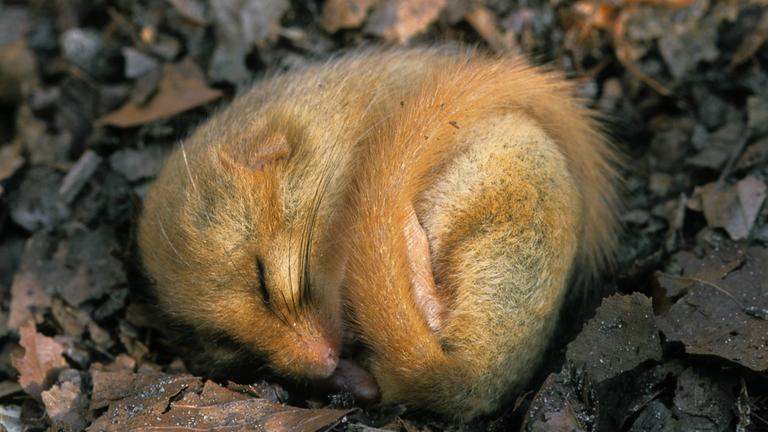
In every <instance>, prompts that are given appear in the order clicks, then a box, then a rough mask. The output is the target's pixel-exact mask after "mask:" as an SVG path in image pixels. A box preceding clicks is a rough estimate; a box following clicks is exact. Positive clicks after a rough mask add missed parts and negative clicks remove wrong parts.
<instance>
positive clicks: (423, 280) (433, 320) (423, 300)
mask: <svg viewBox="0 0 768 432" xmlns="http://www.w3.org/2000/svg"><path fill="white" fill-rule="evenodd" d="M407 211H408V216H407V220H406V223H405V228H404V233H405V239H406V243H407V247H408V264H409V266H410V270H411V289H412V294H413V299H414V302H415V303H416V305H417V306H418V307H419V308H420V309H421V312H422V313H423V314H424V319H426V320H427V324H429V327H430V328H431V329H432V330H433V331H438V330H440V329H441V328H442V326H443V321H444V319H445V305H444V304H443V302H442V301H441V299H440V295H439V293H438V289H437V285H436V284H435V278H434V275H433V274H432V256H431V254H430V251H429V239H428V238H427V233H426V232H425V231H424V227H422V226H421V223H419V219H418V218H417V217H416V211H414V209H413V206H412V205H411V206H409V208H408V210H407Z"/></svg>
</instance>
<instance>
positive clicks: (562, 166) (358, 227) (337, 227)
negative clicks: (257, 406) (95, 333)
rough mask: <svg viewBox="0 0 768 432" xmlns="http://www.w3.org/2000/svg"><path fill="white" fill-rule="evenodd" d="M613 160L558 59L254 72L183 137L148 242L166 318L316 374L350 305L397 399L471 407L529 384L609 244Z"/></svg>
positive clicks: (153, 195)
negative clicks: (572, 293)
mask: <svg viewBox="0 0 768 432" xmlns="http://www.w3.org/2000/svg"><path fill="white" fill-rule="evenodd" d="M614 158H615V157H614V154H613V153H612V151H611V150H610V148H609V147H608V146H607V145H606V144H605V143H604V141H603V139H602V137H601V136H600V134H599V133H598V132H597V128H596V126H595V123H594V121H593V118H592V115H591V113H590V112H589V111H588V110H586V109H584V108H583V107H582V106H581V105H580V104H579V103H578V102H577V101H575V100H574V98H573V97H572V89H571V87H570V85H569V84H568V83H566V82H565V81H564V80H562V79H561V78H560V77H559V76H557V75H556V74H552V73H548V72H543V71H542V70H540V69H536V68H532V67H530V66H527V65H526V64H524V63H523V62H521V61H520V60H516V59H507V58H491V57H486V56H482V55H477V54H472V53H460V54H450V53H446V52H443V51H440V50H430V49H421V50H392V51H387V52H379V53H362V54H355V55H352V56H348V57H345V58H342V59H341V60H337V61H334V62H330V63H329V64H326V65H319V66H313V67H310V68H308V69H306V70H304V71H298V72H293V73H288V74H284V75H281V76H278V77H275V78H272V79H269V80H265V81H263V82H261V83H259V84H257V85H256V86H255V87H254V89H252V90H251V91H250V92H248V93H246V94H245V95H243V96H241V97H239V98H238V99H236V100H235V101H234V102H233V103H232V105H231V106H230V107H228V108H227V109H225V110H224V111H223V112H221V113H220V114H218V115H217V116H215V117H214V118H212V119H211V120H210V121H209V122H208V123H207V124H205V125H203V126H202V127H201V128H200V129H199V130H198V131H197V132H196V133H195V134H194V135H193V136H192V137H191V138H190V139H188V140H186V141H185V142H184V144H183V145H182V146H180V148H179V150H178V151H177V152H176V153H175V154H174V155H173V156H172V157H171V159H170V160H169V162H168V164H167V165H166V167H165V168H164V170H163V172H162V173H161V174H160V176H159V177H158V179H157V182H156V183H155V185H154V186H153V188H152V190H151V191H150V193H149V195H148V197H147V199H146V202H145V208H144V212H143V216H142V219H141V222H140V229H139V246H140V249H141V254H142V259H143V262H144V265H145V266H146V269H147V272H148V274H149V275H150V276H151V277H152V278H153V279H154V281H155V284H156V292H157V297H158V301H159V304H160V306H161V307H162V308H163V310H165V311H166V312H167V314H168V315H169V316H171V317H172V318H174V319H176V320H180V321H182V322H185V323H187V324H191V325H193V326H195V327H196V328H197V329H198V331H200V332H204V333H208V334H216V333H220V334H223V335H226V336H228V337H230V338H232V339H234V340H236V341H237V342H238V343H241V344H243V346H245V347H247V348H248V349H249V350H250V351H251V352H253V353H254V354H255V355H259V356H262V357H265V358H266V360H267V361H268V362H269V363H270V364H271V366H272V367H273V368H274V369H275V370H277V371H279V372H281V373H284V374H286V375H289V376H293V377H296V378H322V377H326V376H328V375H330V374H331V373H332V372H333V367H334V366H335V364H336V362H337V361H338V356H339V353H340V349H341V343H342V337H341V334H342V326H343V325H345V322H344V321H345V319H344V317H345V316H346V317H347V319H346V326H347V327H348V329H349V330H352V331H353V332H354V333H355V334H356V335H357V336H358V338H359V339H360V340H361V341H362V342H363V343H364V344H365V345H366V346H367V347H368V348H369V350H368V352H369V353H370V354H369V355H368V356H367V357H366V359H365V366H366V368H368V369H369V371H370V372H371V373H372V374H373V376H374V377H375V378H376V380H377V382H378V384H379V387H380V389H381V394H382V397H383V399H384V401H385V402H403V403H406V404H408V405H409V406H412V407H416V408H426V409H430V410H433V411H435V412H438V413H441V414H444V415H446V416H451V417H455V418H459V419H463V420H467V419H470V418H472V417H475V416H476V415H479V414H482V413H486V412H489V411H491V410H493V409H494V408H495V407H496V406H497V404H498V402H499V399H500V397H501V396H502V395H503V394H504V393H505V392H507V391H509V390H512V391H515V390H520V389H521V388H522V386H523V385H525V383H526V381H527V379H528V378H529V376H530V374H531V373H532V371H533V370H534V367H535V365H536V363H537V360H538V356H540V355H541V353H542V351H543V349H544V347H545V346H546V344H547V341H548V340H549V337H550V335H551V333H552V330H553V328H554V324H555V320H556V316H557V314H558V310H559V308H560V305H561V302H562V298H563V295H564V293H565V291H566V286H567V285H568V280H569V278H570V277H571V276H573V275H575V274H578V275H582V274H583V275H592V274H594V273H595V272H596V271H598V270H599V269H600V268H601V266H602V265H603V264H604V262H605V260H606V257H608V256H610V253H611V252H612V249H613V246H614V231H615V226H616V222H615V217H614V207H615V205H616V204H615V192H614V187H613V183H614V179H613V177H614V175H613V171H612V164H613V162H614ZM412 209H415V218H414V216H413V212H412V211H413V210H412ZM420 232H423V233H425V234H426V238H427V239H428V244H427V242H423V241H421V242H420V241H419V240H418V239H416V238H415V236H417V234H418V233H420ZM420 256H422V258H423V257H425V256H426V257H427V259H426V260H420V259H419V257H420ZM257 257H258V261H259V262H258V263H257V262H256V261H257V260H256V258H257ZM425 262H426V263H427V264H426V265H427V267H428V264H429V263H430V262H431V267H432V268H431V270H432V273H433V274H434V280H431V275H429V274H428V273H429V272H428V271H425V272H424V274H426V276H423V275H421V273H422V270H423V267H424V265H423V264H415V263H425ZM261 270H264V280H265V282H266V289H267V291H268V292H267V296H268V301H263V300H261V298H262V296H263V293H261V294H260V290H259V285H260V279H259V273H260V271H261ZM427 270H428V269H427ZM414 273H418V274H419V275H420V276H419V277H420V278H421V279H416V278H414ZM417 280H423V281H425V282H424V283H423V284H420V283H419V282H416V281H417ZM422 285H423V286H425V287H427V288H429V286H431V290H430V289H426V291H424V292H426V294H424V293H423V292H422V291H423V290H422V289H421V288H419V287H420V286H422ZM420 293H421V294H420ZM425 296H426V298H428V300H429V299H431V300H435V301H436V303H438V304H439V308H438V309H440V311H439V312H438V313H434V314H433V313H431V312H430V310H427V309H428V306H425V302H424V298H425ZM342 302H343V304H342ZM427 303H429V302H427ZM342 308H345V310H346V311H347V312H346V315H344V314H343V313H342Z"/></svg>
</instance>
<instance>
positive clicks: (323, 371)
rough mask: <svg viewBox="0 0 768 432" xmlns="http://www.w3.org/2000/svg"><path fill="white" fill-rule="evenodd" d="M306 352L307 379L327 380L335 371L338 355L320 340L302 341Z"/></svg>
mask: <svg viewBox="0 0 768 432" xmlns="http://www.w3.org/2000/svg"><path fill="white" fill-rule="evenodd" d="M303 342H304V343H303V345H304V349H305V350H306V354H307V356H306V358H307V359H308V362H307V363H308V364H307V365H306V374H307V378H310V379H322V378H328V377H329V376H331V374H333V371H334V370H336V366H337V365H338V364H339V353H338V352H337V350H335V349H334V348H332V347H331V346H330V345H329V343H328V342H327V341H325V340H323V339H322V338H319V337H317V338H308V339H306V340H304V341H303Z"/></svg>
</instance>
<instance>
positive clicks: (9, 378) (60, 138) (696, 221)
mask: <svg viewBox="0 0 768 432" xmlns="http://www.w3.org/2000/svg"><path fill="white" fill-rule="evenodd" d="M766 5H767V4H766V2H765V1H761V0H751V1H747V0H720V1H717V0H610V1H609V0H603V1H600V0H548V1H545V0H527V1H526V0H519V1H502V0H485V1H477V2H473V1H471V0H467V1H461V0H411V1H398V0H325V1H320V0H318V1H309V2H302V1H298V0H227V1H217V2H210V5H208V2H203V1H202V0H141V1H131V0H116V1H107V0H95V1H81V0H59V1H55V2H53V1H44V0H29V1H12V0H0V201H1V202H0V305H1V306H2V307H1V308H0V337H1V339H0V425H2V426H3V427H4V428H5V430H8V431H20V430H47V429H49V428H50V429H52V430H65V431H70V430H71V431H74V430H82V429H84V428H86V427H88V428H89V430H116V431H122V430H129V429H131V430H160V429H162V430H183V429H185V428H194V429H195V430H208V429H212V430H251V429H254V430H301V431H314V430H334V431H336V430H352V431H375V430H390V431H391V430H396V431H404V432H405V431H407V432H411V431H442V430H467V431H475V430H476V431H481V430H498V431H503V430H514V429H521V430H525V431H549V430H553V431H601V432H602V431H633V432H639V431H684V430H700V431H726V430H738V431H760V430H768V249H766V245H768V205H765V204H764V202H765V201H766V194H767V193H766V189H767V187H766V180H767V179H768V44H766V40H767V39H768V6H766ZM456 42H460V43H465V44H470V45H472V46H478V47H480V48H481V49H483V50H488V51H491V52H497V53H513V54H514V53H518V54H519V53H522V54H526V55H529V56H531V57H532V58H534V59H535V61H537V62H539V63H546V64H549V65H551V66H552V67H554V68H555V69H559V70H563V71H565V73H566V74H567V75H568V76H569V77H571V78H573V79H574V80H576V82H577V83H578V85H579V89H580V92H581V95H582V96H583V97H584V98H585V99H586V100H587V101H588V102H589V103H590V105H592V106H593V107H595V108H596V109H599V110H600V111H601V112H603V113H604V114H605V119H606V129H607V130H608V132H609V133H610V134H611V136H612V137H613V139H614V141H615V143H616V145H617V146H618V147H619V148H620V149H621V150H622V151H623V152H624V153H625V155H626V158H627V161H628V163H627V166H626V167H625V169H624V172H623V173H622V176H623V178H624V187H625V193H624V198H625V199H624V201H625V208H624V209H623V210H622V214H621V222H622V225H623V227H624V231H623V233H622V236H621V242H620V244H621V246H620V251H619V255H618V265H617V266H616V270H615V271H614V272H613V273H612V274H609V275H607V276H606V278H605V282H604V283H603V284H601V286H600V287H599V290H598V291H599V292H598V297H599V298H597V299H596V300H595V302H594V304H595V307H596V309H595V307H593V308H591V309H590V310H589V311H587V312H586V317H583V316H582V317H580V316H579V314H568V315H567V316H565V317H564V318H563V322H565V323H566V324H567V326H564V327H568V328H569V329H571V331H570V333H568V332H565V331H564V332H561V333H563V335H562V337H560V338H559V339H562V342H561V343H560V344H559V345H557V346H556V347H555V348H554V349H553V350H552V354H551V356H549V357H550V360H549V361H548V362H547V364H546V365H545V366H544V367H543V370H542V372H541V373H540V374H539V377H538V378H537V379H536V380H534V382H533V383H531V386H530V389H529V391H528V392H526V393H525V394H523V395H519V397H518V398H517V399H516V400H512V401H510V402H509V403H508V404H506V405H504V406H502V407H501V408H500V409H499V411H498V412H497V413H496V414H494V415H492V416H488V417H487V418H483V419H480V420H478V421H476V422H474V423H472V424H469V425H458V424H451V423H446V422H444V421H440V420H438V419H435V418H432V417H429V416H426V415H424V414H419V413H411V412H407V411H406V410H405V409H404V408H403V407H372V408H366V407H360V406H358V405H357V404H356V403H355V401H354V399H352V398H350V397H349V395H346V394H343V393H342V394H331V395H326V394H318V393H317V392H312V391H307V390H306V389H303V388H301V387H298V386H295V385H292V384H290V383H284V382H282V381H280V380H276V379H273V378H271V377H269V376H267V375H265V376H264V378H263V380H260V381H257V382H251V383H233V382H220V381H218V382H217V381H212V380H209V379H208V378H206V377H204V376H195V375H193V374H191V373H189V372H188V368H187V365H185V361H184V359H182V358H180V357H178V355H177V353H175V352H174V351H173V349H172V347H169V346H168V343H167V341H166V340H165V338H164V336H163V334H162V333H161V332H158V331H156V330H154V329H152V328H151V327H152V326H151V324H152V323H148V322H147V320H146V319H143V318H142V315H141V314H140V313H139V311H138V310H137V307H135V305H134V304H133V303H132V301H131V295H130V292H131V291H130V288H131V283H130V282H129V278H128V277H127V275H126V270H125V268H126V264H125V263H126V262H127V261H128V260H130V246H129V245H130V238H131V226H132V223H133V221H134V217H135V215H136V213H137V211H138V209H139V208H140V205H141V199H142V197H143V196H144V194H145V192H146V191H147V187H148V185H149V183H150V182H151V180H152V179H153V178H154V176H155V175H156V174H157V173H158V170H159V168H160V167H161V165H162V161H163V159H164V157H165V156H166V155H167V154H168V152H169V151H170V150H171V149H172V148H173V146H174V145H175V144H176V143H178V141H179V139H181V138H183V137H184V136H186V135H187V134H188V133H189V132H190V131H192V130H193V129H194V127H195V125H197V124H198V123H199V122H200V121H201V120H202V119H204V118H206V117H207V116H208V115H209V114H210V113H211V112H212V111H214V110H216V109H217V107H221V106H223V105H225V104H226V103H227V102H228V101H230V100H231V99H232V97H233V96H234V95H235V94H236V93H237V92H238V91H239V90H242V89H244V88H246V87H247V85H248V83H249V82H252V81H253V80H254V79H258V78H259V77H261V76H263V75H264V74H266V73H270V72H274V71H280V70H286V69H289V68H293V67H297V66H301V65H303V64H306V63H308V62H311V61H313V60H318V59H324V58H327V57H328V56H329V55H331V54H334V53H337V52H340V51H343V50H348V49H350V48H354V47H359V46H363V45H371V44H390V45H392V44H394V45H397V44H402V45H410V46H418V45H424V44H435V43H456ZM571 315H573V316H571ZM582 322H583V323H585V324H583V326H582Z"/></svg>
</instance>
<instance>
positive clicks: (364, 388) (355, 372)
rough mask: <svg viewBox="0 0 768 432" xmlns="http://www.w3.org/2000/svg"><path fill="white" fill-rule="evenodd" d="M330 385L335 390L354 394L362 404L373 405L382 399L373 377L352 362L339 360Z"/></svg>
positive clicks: (330, 379)
mask: <svg viewBox="0 0 768 432" xmlns="http://www.w3.org/2000/svg"><path fill="white" fill-rule="evenodd" d="M328 385H329V386H330V387H331V388H333V389H335V390H343V391H348V392H350V393H352V395H353V396H355V398H356V399H357V400H358V401H360V402H366V403H372V402H376V401H378V400H379V397H380V394H379V386H378V384H376V380H375V379H374V378H373V376H372V375H371V374H370V373H368V371H366V370H365V369H363V368H362V367H360V366H358V365H357V363H355V362H353V361H350V360H345V359H341V360H339V365H338V366H337V367H336V370H335V371H334V372H333V375H331V376H330V377H329V378H328Z"/></svg>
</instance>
